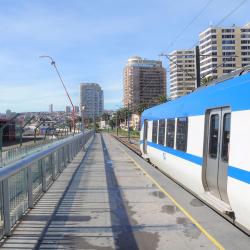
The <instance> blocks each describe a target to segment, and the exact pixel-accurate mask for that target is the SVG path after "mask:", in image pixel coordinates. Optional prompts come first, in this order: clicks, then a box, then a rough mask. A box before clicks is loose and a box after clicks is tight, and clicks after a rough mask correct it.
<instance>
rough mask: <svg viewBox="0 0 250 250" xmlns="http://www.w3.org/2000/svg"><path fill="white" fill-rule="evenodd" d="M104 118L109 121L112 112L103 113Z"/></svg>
mask: <svg viewBox="0 0 250 250" xmlns="http://www.w3.org/2000/svg"><path fill="white" fill-rule="evenodd" d="M102 119H103V120H104V121H108V120H109V119H110V114H109V113H103V114H102Z"/></svg>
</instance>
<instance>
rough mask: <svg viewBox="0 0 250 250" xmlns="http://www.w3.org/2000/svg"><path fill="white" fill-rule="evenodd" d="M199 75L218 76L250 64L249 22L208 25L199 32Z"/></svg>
mask: <svg viewBox="0 0 250 250" xmlns="http://www.w3.org/2000/svg"><path fill="white" fill-rule="evenodd" d="M199 40H200V45H199V46H200V54H201V64H200V66H201V77H203V76H211V77H213V78H218V77H220V76H222V75H223V74H226V73H229V72H231V71H233V70H235V69H238V68H241V67H244V66H246V65H249V64H250V24H247V25H245V26H243V27H231V28H223V27H209V28H208V29H206V30H205V31H203V32H201V33H200V34H199Z"/></svg>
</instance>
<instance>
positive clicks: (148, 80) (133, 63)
mask: <svg viewBox="0 0 250 250" xmlns="http://www.w3.org/2000/svg"><path fill="white" fill-rule="evenodd" d="M123 88H124V89H123V91H124V92H123V103H124V106H125V107H128V108H130V109H132V110H133V111H136V109H137V108H138V107H139V105H140V104H146V105H148V106H149V107H150V106H153V105H154V104H157V102H158V100H157V98H158V97H159V96H166V70H165V68H163V67H162V62H161V61H155V60H147V59H143V58H141V57H138V56H135V57H132V58H129V59H128V62H127V64H126V66H125V68H124V72H123Z"/></svg>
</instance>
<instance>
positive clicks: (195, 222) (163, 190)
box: [119, 145, 225, 250]
mask: <svg viewBox="0 0 250 250" xmlns="http://www.w3.org/2000/svg"><path fill="white" fill-rule="evenodd" d="M119 147H120V145H119ZM120 149H121V150H122V151H123V152H124V153H125V154H126V155H127V156H128V157H129V158H130V159H131V160H132V161H133V162H134V163H135V165H136V166H137V167H139V168H140V169H141V170H142V172H143V173H145V174H146V175H147V177H148V178H149V179H150V180H151V181H152V182H153V183H154V184H155V185H156V186H157V187H158V188H159V189H160V190H161V191H162V192H163V193H164V194H165V195H166V196H167V197H168V198H169V199H170V200H171V201H172V202H173V203H174V204H175V205H176V207H178V208H179V209H180V210H181V211H182V213H184V214H185V215H186V216H187V218H188V219H189V220H190V221H191V222H192V223H193V224H194V225H195V226H196V227H197V228H198V229H199V230H200V231H201V232H202V233H203V234H204V235H205V236H206V237H207V238H208V239H209V240H210V241H211V242H212V243H213V244H214V245H215V246H216V247H217V248H218V249H220V250H225V248H224V247H223V246H222V245H221V244H220V243H219V242H218V241H217V240H216V239H215V238H214V237H213V236H212V235H211V234H209V233H208V232H207V231H206V229H204V228H203V227H202V226H201V224H200V223H199V222H198V221H196V220H195V219H194V218H193V217H192V215H191V214H190V213H189V212H188V211H187V210H186V209H185V208H183V207H182V206H181V205H180V204H179V203H178V202H177V201H176V200H175V199H174V197H173V196H172V195H171V194H169V193H168V192H167V191H166V190H165V189H164V188H163V187H162V186H161V185H160V184H159V183H158V182H157V181H156V180H155V179H154V178H153V177H152V176H151V175H150V174H148V172H147V171H146V170H144V169H143V168H142V167H141V166H140V165H139V164H138V163H137V162H136V161H135V160H134V159H133V158H132V157H131V156H130V155H129V154H128V153H127V152H126V151H125V150H124V149H123V148H121V147H120Z"/></svg>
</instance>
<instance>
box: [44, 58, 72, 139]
mask: <svg viewBox="0 0 250 250" xmlns="http://www.w3.org/2000/svg"><path fill="white" fill-rule="evenodd" d="M40 58H48V59H49V60H50V61H51V62H50V63H51V65H52V66H53V67H54V68H55V70H56V73H57V75H58V77H59V79H60V81H61V83H62V86H63V88H64V90H65V92H66V95H67V97H68V99H69V101H70V104H71V106H72V125H73V129H74V133H73V134H75V106H74V104H73V102H72V99H71V97H70V95H69V93H68V91H67V89H66V86H65V84H64V82H63V79H62V77H61V74H60V72H59V70H58V68H57V66H56V62H55V61H54V60H53V58H52V57H51V56H48V55H43V56H40Z"/></svg>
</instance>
